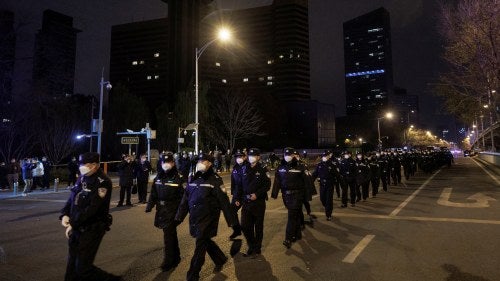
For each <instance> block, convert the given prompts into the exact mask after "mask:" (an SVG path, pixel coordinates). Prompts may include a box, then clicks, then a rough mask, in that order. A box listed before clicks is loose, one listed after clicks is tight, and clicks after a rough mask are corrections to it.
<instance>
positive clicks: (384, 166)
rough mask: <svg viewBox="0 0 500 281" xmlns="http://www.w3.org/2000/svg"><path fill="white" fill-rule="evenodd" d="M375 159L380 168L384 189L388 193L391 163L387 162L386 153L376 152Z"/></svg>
mask: <svg viewBox="0 0 500 281" xmlns="http://www.w3.org/2000/svg"><path fill="white" fill-rule="evenodd" d="M375 159H376V161H377V163H378V165H379V167H380V180H381V181H382V189H383V190H384V191H387V185H388V184H389V181H390V179H389V178H390V169H389V162H388V161H387V156H386V155H385V152H383V151H382V152H376V154H375Z"/></svg>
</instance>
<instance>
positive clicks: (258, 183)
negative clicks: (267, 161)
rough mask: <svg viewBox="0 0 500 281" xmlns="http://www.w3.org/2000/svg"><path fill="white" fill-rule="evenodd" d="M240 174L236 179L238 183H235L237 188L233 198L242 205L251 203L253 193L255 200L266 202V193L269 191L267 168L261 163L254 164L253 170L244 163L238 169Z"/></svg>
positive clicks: (269, 179)
mask: <svg viewBox="0 0 500 281" xmlns="http://www.w3.org/2000/svg"><path fill="white" fill-rule="evenodd" d="M233 171H234V170H233ZM240 172H241V173H240V175H239V176H238V179H237V180H239V182H238V183H235V185H236V187H237V188H236V189H235V191H234V192H235V193H234V196H233V198H235V200H237V201H239V202H241V203H243V204H244V205H245V203H252V202H253V201H251V200H250V194H252V193H255V195H256V196H257V200H266V199H267V198H268V197H267V192H268V191H269V189H271V176H270V175H269V172H268V171H267V168H266V167H264V166H262V164H261V163H257V164H255V167H253V168H252V166H251V165H250V163H245V164H243V165H242V166H241V167H240ZM232 184H233V183H232V182H231V185H232ZM257 200H256V201H257Z"/></svg>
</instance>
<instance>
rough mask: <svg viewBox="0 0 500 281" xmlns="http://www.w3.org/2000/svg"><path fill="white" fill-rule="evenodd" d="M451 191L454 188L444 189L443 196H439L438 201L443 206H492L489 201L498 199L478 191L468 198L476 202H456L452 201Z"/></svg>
mask: <svg viewBox="0 0 500 281" xmlns="http://www.w3.org/2000/svg"><path fill="white" fill-rule="evenodd" d="M451 191H452V188H450V187H447V188H444V189H443V192H442V193H441V196H439V199H438V201H437V203H438V204H439V205H442V206H446V207H456V208H488V207H489V206H490V203H489V201H497V200H496V199H494V198H491V197H489V196H486V195H484V194H482V193H476V194H474V195H472V196H470V197H469V198H467V199H468V200H474V201H476V202H474V203H471V202H468V203H456V202H450V197H451Z"/></svg>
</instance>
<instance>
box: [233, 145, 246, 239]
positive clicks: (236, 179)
mask: <svg viewBox="0 0 500 281" xmlns="http://www.w3.org/2000/svg"><path fill="white" fill-rule="evenodd" d="M234 158H235V162H236V163H235V164H234V166H233V171H232V172H231V195H232V196H233V198H232V199H231V207H232V208H233V210H234V213H235V215H236V223H235V225H234V226H233V229H234V232H233V234H231V236H229V239H234V238H236V237H238V236H240V235H241V225H240V222H239V220H238V211H239V210H240V208H241V204H239V205H238V204H236V196H235V195H236V190H237V189H239V188H241V184H242V177H243V168H244V167H246V166H247V164H248V162H247V156H246V154H245V153H244V152H243V151H242V150H240V149H238V150H236V153H235V154H234ZM240 203H241V201H240Z"/></svg>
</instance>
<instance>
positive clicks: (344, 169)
mask: <svg viewBox="0 0 500 281" xmlns="http://www.w3.org/2000/svg"><path fill="white" fill-rule="evenodd" d="M356 172H357V170H356V161H354V159H352V158H347V159H345V158H344V159H342V160H341V161H340V163H339V173H340V176H341V178H342V180H344V181H346V182H350V181H355V180H356Z"/></svg>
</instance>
